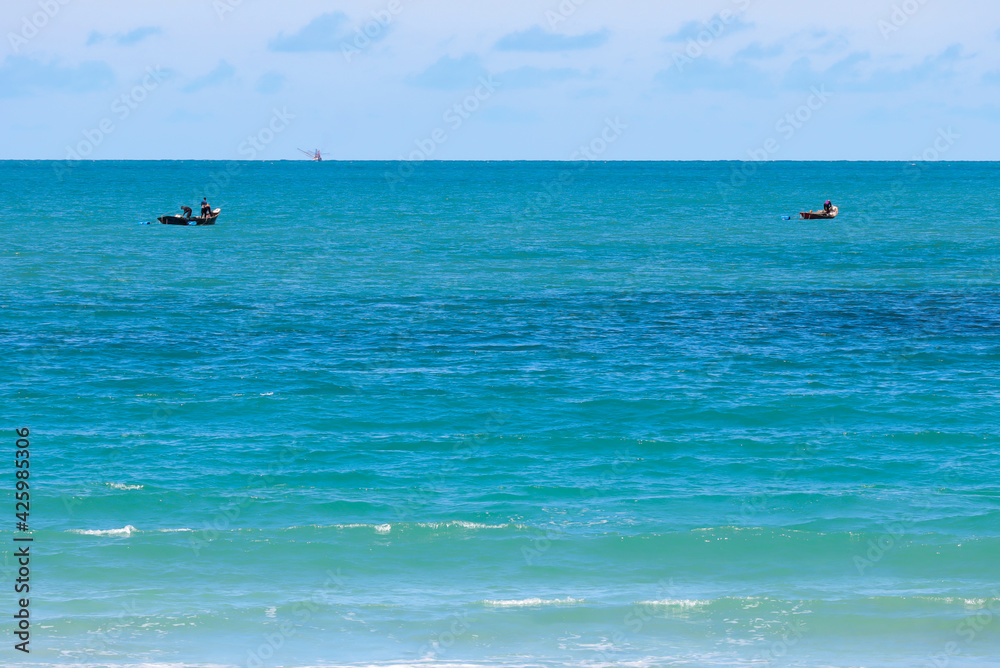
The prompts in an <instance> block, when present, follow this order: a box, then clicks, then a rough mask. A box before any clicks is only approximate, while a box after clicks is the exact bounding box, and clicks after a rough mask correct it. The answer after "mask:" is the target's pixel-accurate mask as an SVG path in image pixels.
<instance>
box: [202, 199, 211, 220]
mask: <svg viewBox="0 0 1000 668" xmlns="http://www.w3.org/2000/svg"><path fill="white" fill-rule="evenodd" d="M201 215H203V216H210V215H212V207H210V206H209V205H208V198H207V197H202V198H201Z"/></svg>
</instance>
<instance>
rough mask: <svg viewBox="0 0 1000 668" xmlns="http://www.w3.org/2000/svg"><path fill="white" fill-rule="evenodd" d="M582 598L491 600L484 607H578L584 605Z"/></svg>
mask: <svg viewBox="0 0 1000 668" xmlns="http://www.w3.org/2000/svg"><path fill="white" fill-rule="evenodd" d="M583 602H584V600H583V599H582V598H552V599H544V598H522V599H513V600H490V599H487V600H485V601H483V605H486V606H489V607H491V608H535V607H540V606H543V605H577V604H578V603H583Z"/></svg>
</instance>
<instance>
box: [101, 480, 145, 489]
mask: <svg viewBox="0 0 1000 668" xmlns="http://www.w3.org/2000/svg"><path fill="white" fill-rule="evenodd" d="M104 484H105V485H107V486H108V487H110V488H111V489H121V490H128V491H130V490H135V489H142V488H143V487H145V485H126V484H125V483H123V482H106V483H104Z"/></svg>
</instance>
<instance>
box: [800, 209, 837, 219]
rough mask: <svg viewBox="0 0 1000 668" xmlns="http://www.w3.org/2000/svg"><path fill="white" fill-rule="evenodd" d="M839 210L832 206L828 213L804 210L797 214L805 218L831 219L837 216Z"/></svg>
mask: <svg viewBox="0 0 1000 668" xmlns="http://www.w3.org/2000/svg"><path fill="white" fill-rule="evenodd" d="M838 213H840V210H839V209H838V208H837V207H833V209H832V210H831V211H830V213H827V212H826V211H804V212H802V213H800V214H799V215H800V216H802V218H803V219H805V220H832V219H834V218H836V217H837V214H838Z"/></svg>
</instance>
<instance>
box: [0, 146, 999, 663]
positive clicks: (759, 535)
mask: <svg viewBox="0 0 1000 668" xmlns="http://www.w3.org/2000/svg"><path fill="white" fill-rule="evenodd" d="M998 177H1000V164H998V163H946V162H928V163H916V164H913V163H793V162H774V163H725V162H719V163H533V162H524V163H517V162H493V163H490V162H482V163H476V162H465V163H463V162H454V163H449V162H440V163H439V162H428V163H417V164H409V163H373V162H358V163H351V162H324V163H309V162H274V163H264V162H253V163H241V162H237V163H224V162H215V163H213V162H81V163H72V164H67V163H56V162H0V193H2V196H3V201H4V204H5V206H4V207H3V211H2V212H0V225H2V242H0V275H2V277H3V278H2V281H0V285H2V288H0V368H2V369H3V377H4V381H3V386H4V392H3V396H4V399H3V402H2V409H0V414H2V424H3V427H2V429H3V433H4V434H5V436H4V439H5V443H6V446H5V447H7V448H8V449H7V452H8V456H7V457H6V460H5V461H7V464H6V469H5V470H2V471H0V476H3V477H4V478H5V479H6V481H7V482H6V483H4V485H3V489H4V492H3V494H4V496H3V498H4V499H5V500H4V507H5V508H7V510H8V516H7V520H6V522H4V523H3V524H0V529H2V531H3V537H2V538H0V540H2V541H3V557H2V558H3V568H2V571H3V572H2V574H0V579H2V584H0V587H2V588H3V590H4V591H6V592H7V594H6V595H5V596H4V597H2V598H0V616H3V617H5V618H6V619H7V620H8V621H7V622H6V623H5V624H4V627H5V628H6V629H7V631H5V633H4V637H6V638H7V640H6V642H7V646H5V647H2V648H0V655H2V658H0V664H2V665H4V666H22V665H23V666H87V667H104V666H106V667H119V666H144V667H157V668H167V667H172V668H179V667H181V666H184V667H195V666H197V667H202V666H205V667H216V666H225V667H235V666H241V667H245V668H264V667H269V668H270V667H288V668H291V667H295V668H306V667H317V666H328V667H339V666H344V667H347V666H350V667H362V666H365V667H371V666H376V667H377V666H411V665H419V666H422V667H426V668H436V667H443V668H459V667H461V668H494V667H496V668H514V667H522V666H523V667H527V666H540V667H541V666H544V667H555V666H567V667H580V668H601V667H604V666H609V667H610V666H629V667H636V668H647V667H649V668H652V667H659V666H691V667H695V666H699V667H700V666H771V665H773V666H837V667H845V668H846V667H861V666H864V667H871V668H875V667H885V666H934V667H935V668H946V667H947V668H953V667H959V666H1000V658H998V657H1000V570H998V569H1000V431H998V424H1000V408H998V403H997V399H998V396H1000V389H998V378H1000V237H998V234H997V227H998V226H997V223H998V215H997V208H996V196H997V192H998V191H997V185H996V184H997V183H998ZM202 196H207V197H208V198H209V201H210V203H211V204H212V206H214V207H220V208H221V209H222V214H221V216H220V218H219V220H218V224H217V225H215V226H213V227H207V226H204V227H178V226H166V225H159V224H152V225H143V224H140V223H144V222H149V221H154V222H155V218H156V217H157V216H160V215H164V214H170V213H179V207H180V206H181V205H187V206H191V207H196V205H197V204H198V203H199V202H200V200H201V197H202ZM827 199H832V200H833V202H834V204H836V205H838V206H839V208H840V216H839V217H838V218H837V219H836V220H833V221H822V220H820V221H802V220H798V219H797V218H798V215H797V214H798V212H800V211H806V210H808V209H810V208H820V207H821V206H822V203H823V202H824V201H825V200H827ZM784 217H791V218H792V219H791V220H784V219H783V218H784ZM18 428H28V429H29V430H30V436H29V440H30V446H29V447H30V495H31V496H30V500H31V507H30V517H29V518H28V519H29V522H27V523H26V524H29V525H30V526H29V527H28V529H29V530H28V531H24V530H23V528H22V530H18V529H17V527H16V522H17V520H16V519H15V499H14V494H15V482H16V471H17V469H16V468H15V463H14V462H15V454H14V452H15V449H16V447H17V446H16V445H15V442H16V441H17V438H18V436H17V434H16V433H15V429H18ZM19 457H20V456H19ZM18 537H20V538H25V537H30V538H31V539H32V540H31V542H30V550H31V564H30V602H29V607H30V630H29V632H28V633H29V637H30V645H29V646H27V648H29V649H30V654H24V653H23V652H21V651H19V650H16V649H15V644H16V643H20V642H22V640H20V639H18V638H17V636H16V635H15V634H14V632H15V631H17V630H18V629H17V623H18V620H17V619H16V618H15V617H14V615H15V614H17V613H18V611H19V607H20V604H19V598H20V596H22V594H16V593H14V587H15V581H16V578H17V577H18V574H19V572H20V571H19V565H18V559H17V558H16V557H15V554H16V553H15V550H16V549H17V548H18V546H23V545H25V544H28V543H24V542H14V539H15V538H18Z"/></svg>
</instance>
